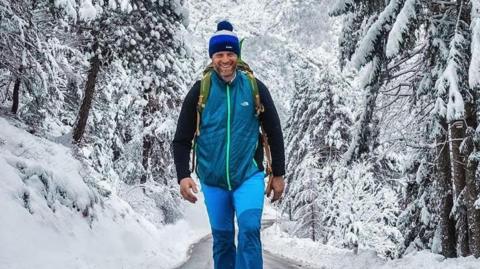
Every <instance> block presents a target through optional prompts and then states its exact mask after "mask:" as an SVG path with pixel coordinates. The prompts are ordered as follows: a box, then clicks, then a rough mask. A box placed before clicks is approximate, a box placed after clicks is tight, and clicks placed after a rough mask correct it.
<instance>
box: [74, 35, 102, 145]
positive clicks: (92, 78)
mask: <svg viewBox="0 0 480 269" xmlns="http://www.w3.org/2000/svg"><path fill="white" fill-rule="evenodd" d="M93 48H94V51H96V48H98V44H95V45H94V46H93ZM100 64H101V62H100V59H99V57H98V55H96V54H95V56H93V58H92V59H91V60H90V70H89V71H88V77H87V83H86V84H85V95H84V97H83V101H82V105H81V106H80V112H79V113H78V121H77V125H76V126H75V129H74V130H73V140H74V141H75V142H76V143H79V142H80V140H81V139H82V137H83V134H84V133H85V127H86V126H87V120H88V115H89V113H90V108H91V107H92V101H93V97H94V95H95V84H96V83H97V75H98V72H99V71H100Z"/></svg>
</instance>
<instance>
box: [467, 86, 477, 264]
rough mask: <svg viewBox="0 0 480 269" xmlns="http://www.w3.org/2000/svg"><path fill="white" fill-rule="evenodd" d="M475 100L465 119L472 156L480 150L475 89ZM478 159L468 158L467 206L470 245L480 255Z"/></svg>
mask: <svg viewBox="0 0 480 269" xmlns="http://www.w3.org/2000/svg"><path fill="white" fill-rule="evenodd" d="M470 92H471V94H472V96H474V100H472V102H468V103H466V104H465V121H466V123H467V133H466V141H465V146H464V147H465V149H464V150H465V152H464V155H465V156H472V155H473V154H475V153H476V152H478V151H479V148H480V147H479V146H480V145H476V144H474V142H473V141H474V135H475V130H476V129H477V125H478V124H477V115H476V107H475V103H476V99H477V98H476V94H475V91H470ZM477 166H478V160H476V159H475V158H472V157H469V158H467V165H466V169H465V185H466V190H465V203H466V207H467V218H468V231H469V232H468V234H469V246H470V251H471V254H473V255H474V256H475V257H477V258H478V257H480V210H479V209H476V208H475V201H476V200H477V198H478V197H479V196H478V194H479V189H478V185H477V183H476V179H475V173H476V171H477Z"/></svg>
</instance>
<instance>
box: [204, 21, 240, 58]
mask: <svg viewBox="0 0 480 269" xmlns="http://www.w3.org/2000/svg"><path fill="white" fill-rule="evenodd" d="M219 51H231V52H234V53H235V54H237V56H240V42H239V41H238V37H237V35H236V34H235V33H234V32H233V26H232V24H231V23H230V22H228V21H221V22H219V23H218V24H217V31H216V32H215V33H214V34H213V35H212V37H211V38H210V42H209V44H208V55H209V56H210V58H212V56H213V54H215V53H216V52H219Z"/></svg>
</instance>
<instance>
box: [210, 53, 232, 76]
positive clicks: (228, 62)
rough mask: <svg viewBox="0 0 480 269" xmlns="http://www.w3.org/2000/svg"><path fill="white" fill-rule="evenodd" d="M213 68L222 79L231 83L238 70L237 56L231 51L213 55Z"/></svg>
mask: <svg viewBox="0 0 480 269" xmlns="http://www.w3.org/2000/svg"><path fill="white" fill-rule="evenodd" d="M212 63H213V68H214V69H215V71H217V73H218V74H219V75H220V77H221V78H222V79H223V80H224V81H226V82H230V81H231V80H232V79H233V77H234V75H235V70H236V68H237V54H235V53H234V52H231V51H219V52H216V53H215V54H213V55H212Z"/></svg>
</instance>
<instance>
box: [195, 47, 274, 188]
mask: <svg viewBox="0 0 480 269" xmlns="http://www.w3.org/2000/svg"><path fill="white" fill-rule="evenodd" d="M243 40H244V39H242V40H241V41H240V51H241V49H242V44H243ZM237 70H240V71H242V72H244V73H245V74H246V75H247V78H248V80H249V81H250V85H251V86H252V95H253V100H255V115H256V116H257V117H258V116H259V115H260V113H262V112H264V111H265V108H264V106H263V104H262V102H261V100H260V94H259V91H258V84H257V80H256V79H255V76H254V75H253V71H252V69H251V68H250V66H249V65H248V64H247V63H246V62H245V61H243V60H242V58H241V55H239V56H238V60H237ZM212 72H214V69H213V64H209V65H208V66H207V67H206V68H205V70H204V71H203V76H202V80H201V82H200V94H199V96H198V103H197V126H196V130H195V135H194V138H193V148H194V149H195V144H196V138H197V137H198V136H199V135H200V119H201V114H202V112H203V109H204V108H205V105H206V103H207V101H208V95H209V93H210V86H211V76H212ZM260 127H261V128H260V129H261V131H260V134H261V136H262V145H263V149H264V151H265V155H266V158H267V167H266V172H267V175H269V176H270V175H271V174H272V168H271V155H270V146H269V145H268V139H267V135H266V133H265V130H264V129H263V126H262V124H261V123H260ZM192 167H193V168H192V171H195V153H194V154H193V158H192ZM269 183H270V182H269Z"/></svg>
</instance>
